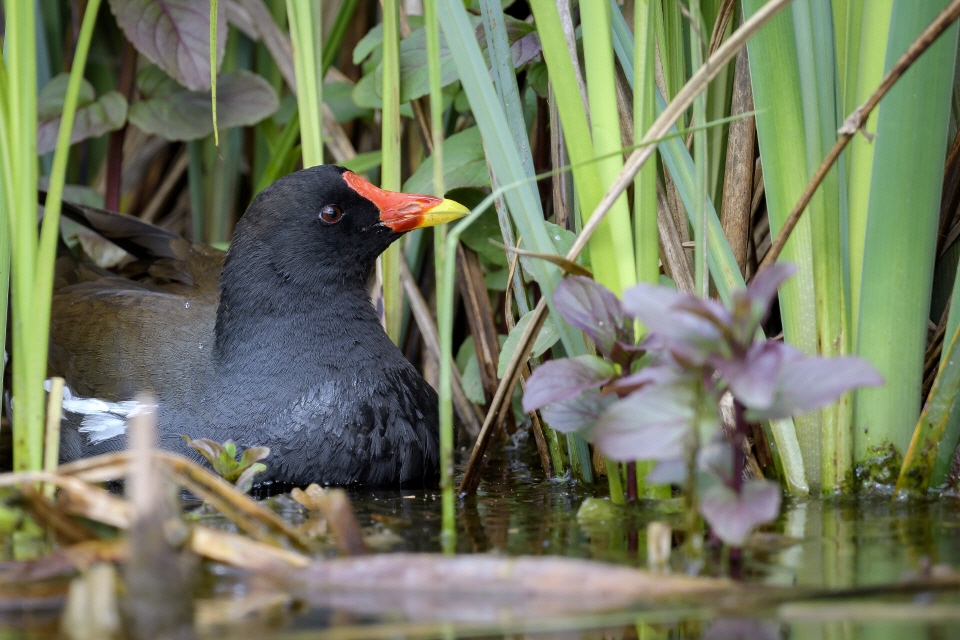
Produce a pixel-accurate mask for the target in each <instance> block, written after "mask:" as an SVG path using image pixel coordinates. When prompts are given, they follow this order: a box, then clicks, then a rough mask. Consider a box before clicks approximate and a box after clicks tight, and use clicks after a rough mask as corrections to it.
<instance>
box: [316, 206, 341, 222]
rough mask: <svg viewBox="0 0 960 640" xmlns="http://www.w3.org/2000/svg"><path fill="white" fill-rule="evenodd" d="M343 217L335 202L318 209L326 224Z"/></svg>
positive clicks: (338, 220)
mask: <svg viewBox="0 0 960 640" xmlns="http://www.w3.org/2000/svg"><path fill="white" fill-rule="evenodd" d="M342 217H343V211H342V210H341V209H340V207H338V206H337V205H335V204H328V205H327V206H325V207H324V208H323V209H321V210H320V219H321V220H323V221H324V222H326V223H327V224H336V223H338V222H340V218H342Z"/></svg>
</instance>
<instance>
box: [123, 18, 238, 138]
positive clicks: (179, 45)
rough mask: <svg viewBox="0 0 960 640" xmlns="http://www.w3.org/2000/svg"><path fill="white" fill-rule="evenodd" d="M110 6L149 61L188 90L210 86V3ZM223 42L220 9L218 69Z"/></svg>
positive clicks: (224, 24)
mask: <svg viewBox="0 0 960 640" xmlns="http://www.w3.org/2000/svg"><path fill="white" fill-rule="evenodd" d="M110 9H111V11H113V15H114V16H115V17H116V19H117V24H118V25H119V26H120V28H121V29H122V30H123V33H124V35H126V36H127V39H128V40H130V42H131V43H132V44H133V46H134V47H136V48H137V51H139V52H140V53H142V54H143V55H144V56H145V57H146V58H147V59H148V60H150V62H153V63H154V64H156V65H157V66H159V67H160V68H161V69H163V70H164V71H166V72H167V74H168V75H170V76H171V77H172V78H174V79H176V81H177V82H179V83H180V84H182V85H183V86H184V87H186V88H187V89H190V90H191V91H203V90H204V89H209V88H210V5H209V3H207V2H198V1H197V0H110ZM226 43H227V12H226V11H225V10H221V11H218V12H217V47H216V49H217V68H218V69H219V67H220V63H221V62H223V54H224V51H225V49H226ZM218 84H219V83H218ZM218 93H219V87H218ZM208 102H209V100H208ZM218 105H219V101H218ZM218 111H219V106H218ZM212 126H213V125H211V128H212Z"/></svg>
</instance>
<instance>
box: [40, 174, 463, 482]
mask: <svg viewBox="0 0 960 640" xmlns="http://www.w3.org/2000/svg"><path fill="white" fill-rule="evenodd" d="M467 212H468V210H467V209H466V208H465V207H464V206H463V205H460V204H458V203H456V202H453V201H452V200H445V199H441V198H435V197H432V196H425V195H407V194H403V193H394V192H390V191H384V190H382V189H379V188H377V187H375V186H373V185H372V184H370V183H369V182H367V181H366V180H364V179H363V178H361V177H360V176H358V175H356V174H355V173H353V172H351V171H348V170H346V169H344V168H343V167H338V166H332V165H323V166H318V167H313V168H310V169H304V170H302V171H298V172H296V173H293V174H290V175H288V176H286V177H284V178H281V179H280V180H278V181H277V182H275V183H274V184H273V185H272V186H270V187H268V188H266V189H264V190H263V191H262V192H260V194H259V195H258V196H257V197H256V198H255V199H254V201H253V203H252V204H251V205H250V208H249V209H247V212H246V213H245V214H244V215H243V217H242V218H241V219H240V220H239V222H238V223H237V226H236V230H235V231H234V234H233V240H232V242H231V244H230V248H229V250H228V251H227V252H226V256H225V257H224V254H223V252H221V251H218V250H216V249H214V248H212V247H209V246H207V245H202V244H198V243H190V242H189V241H187V240H185V239H183V238H181V237H180V236H177V235H176V234H173V233H171V232H168V231H165V230H163V229H160V228H158V227H154V226H153V225H149V224H147V223H144V222H141V221H139V220H136V219H134V218H131V217H128V216H121V215H120V214H114V213H111V212H107V211H103V210H99V209H91V208H80V207H76V206H72V205H69V204H67V203H65V209H64V214H65V215H67V216H69V217H72V218H75V219H77V220H78V221H80V222H81V223H82V224H84V225H86V226H88V227H91V228H93V229H95V230H96V231H98V232H99V233H101V235H104V236H105V237H107V238H108V239H110V240H111V241H112V242H114V243H115V244H117V245H118V246H120V247H121V248H123V249H125V250H127V251H128V252H129V253H131V254H132V255H133V256H134V258H136V260H135V261H134V262H132V263H131V264H130V265H129V266H128V267H127V268H126V270H125V272H124V273H122V274H114V273H111V272H107V271H105V270H103V269H100V268H98V267H96V266H95V265H93V264H91V263H89V262H80V261H78V260H76V259H75V258H74V257H73V256H72V254H69V255H67V254H64V255H62V256H61V257H59V258H58V263H57V274H56V282H55V292H54V299H53V310H52V314H51V316H52V321H51V343H50V362H49V364H50V367H49V368H50V373H51V374H52V375H60V376H63V377H64V378H65V379H66V383H67V389H66V390H65V400H64V415H65V416H66V424H65V425H64V427H63V429H62V437H61V449H60V451H61V453H60V457H61V460H62V461H64V462H66V461H71V460H76V459H78V458H82V457H86V456H90V455H95V454H99V453H105V452H109V451H116V450H119V449H121V448H123V447H124V446H125V442H124V441H125V438H124V437H123V436H124V431H125V428H126V419H127V418H129V417H130V416H132V415H133V414H135V413H136V412H137V411H139V410H141V409H142V408H141V407H139V406H138V405H137V404H136V401H135V400H133V398H134V396H135V394H137V393H140V392H145V393H148V394H152V396H154V397H156V399H157V407H156V414H157V421H158V431H159V437H160V446H161V447H162V448H164V449H168V450H171V451H177V452H180V453H184V454H186V455H190V456H192V457H194V458H197V457H198V456H197V454H196V452H194V451H193V450H192V449H190V448H188V446H187V444H186V443H185V441H184V440H183V438H182V435H188V436H190V437H191V438H198V437H204V438H210V439H212V440H215V441H217V442H224V441H226V440H227V439H233V440H234V441H235V442H236V443H237V445H238V447H241V448H246V447H251V446H258V445H263V446H267V447H270V451H271V454H270V457H269V458H268V459H267V460H266V461H265V462H266V464H267V471H266V472H264V473H263V474H261V475H260V476H258V477H257V480H258V481H261V482H262V481H271V482H277V483H285V484H296V485H304V484H308V483H312V482H318V483H321V484H336V485H347V484H362V485H369V486H385V485H401V486H411V485H424V484H431V483H433V482H434V481H435V478H436V475H437V468H438V441H437V438H438V434H437V426H438V414H437V394H436V392H435V391H434V390H433V389H432V388H431V387H430V386H429V385H428V384H427V383H426V382H425V381H424V379H423V378H422V377H421V376H420V374H419V373H417V371H416V369H414V367H413V366H412V365H411V364H410V363H409V362H408V361H407V360H406V359H405V358H404V356H403V354H402V353H401V352H400V350H399V349H397V347H396V346H394V344H393V343H392V342H391V341H390V339H389V338H388V337H387V335H386V333H384V331H383V329H382V327H381V325H380V322H379V319H378V315H377V312H376V310H375V309H374V307H373V305H372V304H371V301H370V297H369V294H368V290H367V283H368V280H369V276H370V274H371V272H372V269H373V268H374V263H375V261H376V258H377V256H379V255H380V254H381V253H382V252H383V251H384V250H385V249H386V248H387V247H388V246H390V244H391V243H393V242H394V241H395V240H397V239H398V238H400V237H401V236H402V235H403V234H404V233H405V232H407V231H410V230H412V229H419V228H423V227H429V226H433V225H436V224H441V223H443V222H447V221H451V220H455V219H457V218H460V217H462V216H464V215H465V214H466V213H467ZM217 283H219V287H218V284H217Z"/></svg>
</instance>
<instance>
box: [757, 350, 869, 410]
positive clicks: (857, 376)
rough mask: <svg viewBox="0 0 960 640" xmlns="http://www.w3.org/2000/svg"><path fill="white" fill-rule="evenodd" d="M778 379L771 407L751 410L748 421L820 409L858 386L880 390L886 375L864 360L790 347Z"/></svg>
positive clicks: (786, 352)
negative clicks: (817, 354)
mask: <svg viewBox="0 0 960 640" xmlns="http://www.w3.org/2000/svg"><path fill="white" fill-rule="evenodd" d="M786 349H789V351H785V357H784V360H783V363H782V365H781V366H780V375H779V376H778V377H777V391H776V397H775V398H774V401H773V403H772V404H771V405H770V406H769V407H767V408H753V407H751V408H750V409H749V410H748V411H747V415H746V417H747V419H748V420H769V419H775V418H786V417H789V416H792V415H796V414H799V413H804V412H806V411H812V410H813V409H818V408H820V407H822V406H824V405H826V404H829V403H830V402H833V401H834V400H836V399H837V398H839V397H840V396H841V395H842V394H843V393H845V392H846V391H849V390H851V389H855V388H857V387H866V386H870V387H876V386H880V385H882V384H883V382H884V380H883V376H881V375H880V373H879V372H878V371H877V370H876V369H874V368H873V365H871V364H870V363H869V362H867V361H866V360H864V359H863V358H854V357H844V358H819V357H807V356H804V355H803V354H801V353H800V352H799V351H797V350H796V349H791V348H789V347H786Z"/></svg>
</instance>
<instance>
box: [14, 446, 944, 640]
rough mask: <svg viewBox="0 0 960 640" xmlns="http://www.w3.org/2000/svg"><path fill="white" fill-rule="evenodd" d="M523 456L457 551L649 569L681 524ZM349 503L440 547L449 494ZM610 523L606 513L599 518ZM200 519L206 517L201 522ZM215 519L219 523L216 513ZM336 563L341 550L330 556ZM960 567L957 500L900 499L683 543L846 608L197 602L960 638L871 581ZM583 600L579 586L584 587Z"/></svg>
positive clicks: (540, 622) (673, 511)
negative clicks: (708, 544)
mask: <svg viewBox="0 0 960 640" xmlns="http://www.w3.org/2000/svg"><path fill="white" fill-rule="evenodd" d="M532 459H535V458H534V457H533V456H531V455H530V452H529V451H528V450H527V449H526V448H525V447H521V448H519V449H513V450H507V451H506V452H503V453H501V454H499V455H498V457H497V458H496V459H495V460H493V461H492V463H491V465H490V466H489V468H488V469H487V471H486V473H485V476H484V477H485V481H484V483H483V484H482V488H481V491H480V492H479V494H478V495H477V496H476V497H475V498H471V499H468V500H464V501H462V502H460V503H459V504H458V512H457V526H458V530H457V540H456V548H457V551H458V553H486V554H497V555H502V556H513V555H559V556H566V557H577V558H589V559H594V560H602V561H608V562H615V563H618V564H626V565H630V566H635V567H644V566H645V564H646V527H647V524H648V523H650V522H653V521H662V522H667V523H669V524H671V525H672V526H674V527H675V528H677V529H678V528H680V525H681V505H680V503H679V502H678V501H665V502H661V503H652V502H651V503H645V504H635V505H630V506H627V507H614V506H611V505H609V504H608V503H606V502H605V501H603V502H601V503H600V506H599V508H598V509H596V510H594V513H593V515H587V514H582V515H580V516H579V517H578V510H580V507H581V505H582V504H583V503H584V501H585V500H586V499H588V498H597V497H602V496H603V495H604V494H605V493H606V486H605V485H604V484H597V485H595V486H587V485H584V484H583V483H579V482H575V481H572V480H570V479H546V478H544V477H543V475H542V473H541V472H539V470H537V469H531V468H529V466H528V465H527V464H526V463H525V462H523V461H527V460H532ZM349 493H350V497H351V499H352V501H353V504H354V508H355V511H356V513H357V517H358V519H359V522H360V524H361V526H362V527H363V529H364V532H365V533H366V534H367V538H368V542H369V544H370V545H371V546H372V547H374V548H375V549H376V550H377V551H379V552H401V551H410V552H439V551H440V550H441V547H442V545H441V535H440V533H441V529H440V495H439V493H438V492H434V491H423V490H420V491H405V490H403V491H401V490H397V491H392V490H391V491H386V490H382V491H361V490H351V491H350V492H349ZM268 502H269V504H270V505H271V506H272V508H274V509H275V510H277V511H278V512H280V513H281V514H283V515H284V516H285V517H287V518H288V519H289V520H291V521H293V522H295V523H298V524H299V523H302V522H304V521H305V520H306V519H307V516H306V515H305V514H304V512H303V510H302V509H301V508H300V507H299V506H298V505H297V504H296V503H295V502H293V501H292V500H291V499H290V498H289V497H287V496H279V497H275V498H272V499H270V500H269V501H268ZM598 513H599V515H597V514H598ZM199 515H200V517H203V515H202V512H200V514H199ZM204 519H205V520H207V521H208V522H213V523H214V524H216V520H215V519H212V518H204ZM330 553H331V554H332V553H334V550H333V548H332V547H331V549H330ZM942 566H950V567H958V566H960V500H957V499H955V498H941V499H937V500H930V501H913V502H895V501H891V500H890V499H889V498H882V497H877V498H864V499H859V500H847V501H822V500H809V501H788V502H787V503H786V504H785V505H784V509H783V510H782V516H781V518H780V519H779V521H778V522H777V523H775V525H773V526H771V527H768V528H767V529H766V530H765V531H763V532H760V533H759V534H758V535H757V536H756V537H755V539H754V540H753V541H752V542H751V544H750V545H749V546H748V548H747V549H745V550H744V552H743V556H742V558H741V559H740V560H739V561H737V559H736V558H734V559H731V558H729V557H728V556H727V555H725V554H724V553H722V552H721V551H720V550H719V549H714V548H708V549H707V550H706V553H705V554H704V558H703V560H702V561H701V560H698V561H696V562H695V561H692V560H691V559H690V557H689V556H687V555H686V554H685V551H684V547H682V546H681V545H680V544H679V539H678V540H677V541H676V544H675V548H674V550H673V553H672V556H671V567H672V570H673V571H674V572H678V573H680V572H684V571H689V570H691V569H697V570H699V572H700V573H701V574H706V575H717V576H725V575H731V574H733V575H735V576H736V577H738V578H739V579H741V580H743V581H744V582H746V583H748V584H751V585H754V588H755V592H756V593H764V592H766V591H769V592H773V591H774V590H776V589H784V588H789V587H806V588H809V590H808V591H807V592H806V593H807V594H808V595H809V593H811V592H814V591H816V590H817V589H818V588H830V589H846V590H847V595H846V597H843V598H836V597H829V598H824V597H820V598H810V597H805V598H790V599H783V600H764V601H763V603H762V604H760V603H759V601H758V600H752V601H750V602H747V603H743V602H732V601H724V602H711V601H700V602H696V601H694V602H686V603H678V604H663V603H661V604H658V605H656V606H652V605H650V604H639V605H637V606H634V607H630V608H626V609H624V608H620V609H615V610H613V611H605V612H599V613H591V614H583V613H573V612H569V613H567V612H563V611H560V612H559V613H557V612H554V613H552V614H551V615H549V616H544V615H538V614H537V613H536V612H531V613H530V614H529V615H526V614H519V615H518V614H517V610H516V609H515V608H510V607H504V606H502V604H496V603H491V602H486V601H484V600H473V601H468V602H453V603H449V602H447V603H446V604H445V605H443V606H442V607H433V608H431V607H429V606H427V607H423V606H420V607H416V606H412V605H409V603H406V604H403V605H397V606H387V605H384V606H383V607H382V608H377V607H373V609H370V608H367V609H365V610H362V611H361V610H358V609H356V608H353V607H350V606H347V607H332V606H329V605H317V604H309V602H310V598H309V597H306V598H304V597H291V596H290V595H289V594H285V593H282V592H278V591H277V590H276V589H275V588H271V587H270V586H265V585H264V584H262V583H261V581H259V580H257V579H251V578H249V577H248V576H245V575H244V574H242V573H241V572H237V571H235V570H232V569H228V568H224V567H218V566H212V567H208V568H206V569H205V575H204V579H203V581H202V586H201V588H200V590H199V594H198V597H197V599H196V600H195V603H196V615H195V619H196V620H197V627H198V630H199V636H200V637H204V638H220V637H229V638H277V639H284V640H294V639H297V640H299V639H315V638H336V639H347V638H455V637H470V638H473V637H477V638H481V637H483V638H485V637H491V638H504V637H509V638H519V637H531V638H554V637H556V638H590V639H600V638H638V639H643V640H646V639H651V640H652V639H672V638H691V639H692V638H708V639H713V640H722V639H731V640H733V639H743V640H747V639H754V638H756V639H760V640H766V639H770V640H775V639H786V638H789V639H800V640H806V639H823V640H859V639H863V640H873V639H877V640H886V639H888V638H889V639H895V638H896V639H899V638H904V639H921V638H931V639H948V638H960V593H951V592H938V593H921V594H916V593H899V594H898V593H894V592H890V591H885V592H884V593H881V594H877V593H873V592H871V591H870V587H871V586H876V585H882V584H889V583H892V582H896V581H897V580H899V579H901V578H903V577H905V576H909V575H911V574H917V573H921V574H929V573H931V572H934V573H935V572H936V571H938V570H940V569H941V567H942ZM571 588H573V589H575V588H576V585H571ZM34 623H35V624H30V623H28V624H24V621H23V620H22V619H21V620H20V621H19V623H18V624H16V625H12V626H9V627H4V626H3V622H2V619H0V640H5V639H6V638H20V637H23V638H41V637H54V636H56V634H57V633H59V631H58V629H59V624H58V622H57V619H56V618H55V616H53V617H50V618H48V619H46V620H35V621H34Z"/></svg>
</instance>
